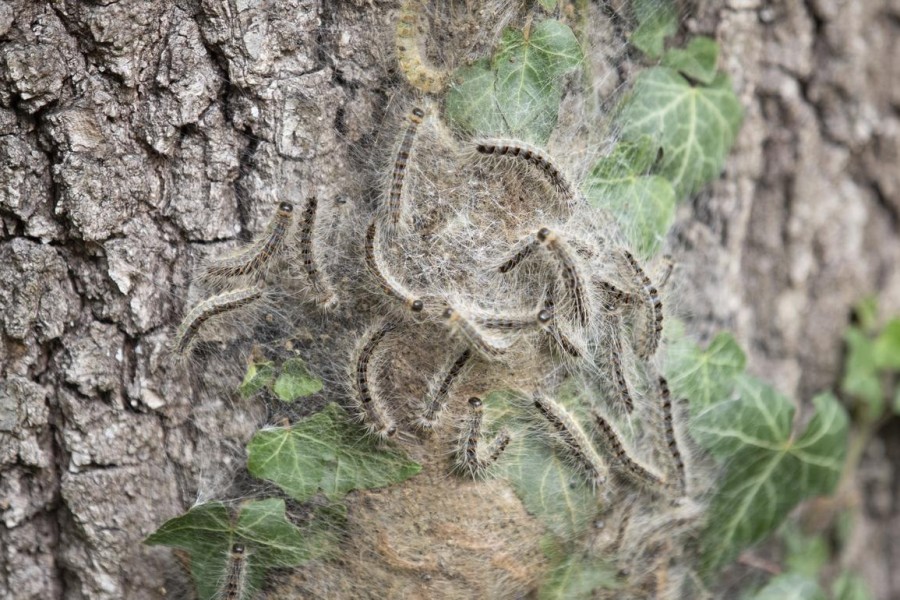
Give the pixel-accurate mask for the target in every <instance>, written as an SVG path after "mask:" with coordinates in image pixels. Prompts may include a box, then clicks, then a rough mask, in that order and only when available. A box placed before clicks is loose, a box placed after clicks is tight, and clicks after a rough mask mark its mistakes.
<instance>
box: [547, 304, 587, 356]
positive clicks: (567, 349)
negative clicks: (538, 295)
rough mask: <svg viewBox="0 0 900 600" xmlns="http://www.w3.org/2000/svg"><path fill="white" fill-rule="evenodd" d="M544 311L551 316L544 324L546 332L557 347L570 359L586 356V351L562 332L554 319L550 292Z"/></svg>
mask: <svg viewBox="0 0 900 600" xmlns="http://www.w3.org/2000/svg"><path fill="white" fill-rule="evenodd" d="M543 310H544V311H546V312H547V313H549V314H550V319H549V320H547V322H546V323H545V324H544V330H545V331H546V332H547V335H548V336H550V338H552V339H553V341H554V344H555V346H558V347H559V348H560V349H561V350H562V351H563V352H564V353H565V354H566V355H567V356H569V357H570V358H573V359H578V358H581V357H582V355H583V354H584V350H583V349H582V348H581V347H579V345H577V344H576V343H575V342H574V341H573V340H572V339H571V338H570V337H569V336H567V335H566V334H565V333H564V332H562V331H560V328H559V326H558V325H557V324H556V323H555V321H554V319H553V311H554V300H553V293H552V292H548V294H547V297H546V299H545V301H544V309H543Z"/></svg>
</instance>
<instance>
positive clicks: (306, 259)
mask: <svg viewBox="0 0 900 600" xmlns="http://www.w3.org/2000/svg"><path fill="white" fill-rule="evenodd" d="M318 206H319V201H318V199H317V198H316V197H315V196H310V197H309V199H308V200H307V201H306V209H305V210H304V211H303V221H302V222H301V224H300V233H299V238H300V239H299V241H300V260H301V262H302V263H303V269H304V271H306V276H307V278H308V279H309V282H310V284H312V286H313V288H314V289H315V290H317V291H318V292H320V293H322V294H323V295H324V296H327V297H328V299H329V300H330V299H332V298H333V296H334V295H333V294H332V293H331V292H330V291H328V290H327V288H326V286H325V282H324V281H323V279H322V276H321V273H320V272H319V269H318V267H317V266H316V256H315V249H314V246H313V231H314V229H315V224H316V211H317V209H318Z"/></svg>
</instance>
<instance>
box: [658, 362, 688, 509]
mask: <svg viewBox="0 0 900 600" xmlns="http://www.w3.org/2000/svg"><path fill="white" fill-rule="evenodd" d="M658 383H659V395H660V399H661V400H662V413H663V432H664V433H665V436H666V445H667V446H668V448H669V454H670V455H671V457H672V465H673V466H674V467H675V473H676V476H677V478H678V480H677V482H676V483H675V485H676V486H677V488H678V490H679V491H680V492H684V490H685V486H686V484H687V477H686V475H685V469H684V458H683V457H682V455H681V450H680V449H679V448H678V438H677V437H676V434H675V421H674V415H673V411H672V395H671V394H670V393H669V383H668V382H667V381H666V378H665V377H662V376H660V377H659V380H658Z"/></svg>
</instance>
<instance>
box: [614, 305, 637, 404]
mask: <svg viewBox="0 0 900 600" xmlns="http://www.w3.org/2000/svg"><path fill="white" fill-rule="evenodd" d="M609 364H610V370H611V371H612V373H611V375H612V381H613V384H614V385H615V387H616V393H617V395H618V398H619V400H620V401H621V402H622V404H623V405H624V407H625V412H627V413H628V414H631V413H632V412H633V411H634V400H633V399H632V397H631V392H630V390H629V389H628V380H627V379H626V378H625V369H624V368H623V365H622V336H621V324H620V322H619V319H615V322H614V323H613V326H612V329H611V331H610V341H609Z"/></svg>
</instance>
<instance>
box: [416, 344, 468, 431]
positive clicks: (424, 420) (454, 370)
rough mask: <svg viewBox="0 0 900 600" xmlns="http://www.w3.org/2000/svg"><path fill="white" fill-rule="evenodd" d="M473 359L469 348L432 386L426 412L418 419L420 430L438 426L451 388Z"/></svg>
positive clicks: (428, 429) (429, 429)
mask: <svg viewBox="0 0 900 600" xmlns="http://www.w3.org/2000/svg"><path fill="white" fill-rule="evenodd" d="M470 358H472V351H471V350H470V349H468V348H466V349H465V350H463V352H462V354H460V355H459V356H458V357H456V359H455V360H454V361H453V362H452V363H450V365H449V366H448V367H447V368H446V369H444V371H443V372H442V374H441V376H440V379H439V380H438V382H437V385H434V386H432V389H431V390H430V393H429V398H428V401H427V402H426V404H425V411H424V412H423V413H422V415H421V416H420V417H419V419H418V425H419V427H420V428H422V429H424V430H426V431H431V430H432V429H434V426H435V425H436V424H437V422H438V420H439V419H440V417H441V414H442V413H443V412H444V408H446V406H447V398H448V396H449V394H450V388H451V387H452V386H453V382H454V381H456V379H457V378H458V377H459V376H460V374H461V373H462V371H463V369H465V367H466V364H468V362H469V359H470Z"/></svg>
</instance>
